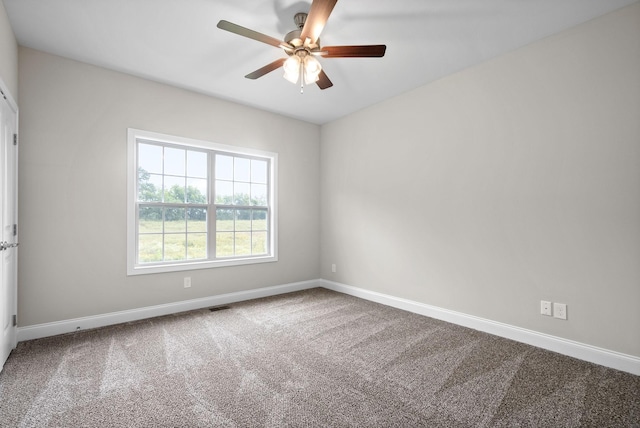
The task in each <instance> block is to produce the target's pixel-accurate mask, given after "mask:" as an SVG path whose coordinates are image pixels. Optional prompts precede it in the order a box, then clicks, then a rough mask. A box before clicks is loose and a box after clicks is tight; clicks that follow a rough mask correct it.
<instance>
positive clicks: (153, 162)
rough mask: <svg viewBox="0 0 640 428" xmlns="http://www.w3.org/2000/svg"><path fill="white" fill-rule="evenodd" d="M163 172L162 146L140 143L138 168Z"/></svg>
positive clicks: (156, 172)
mask: <svg viewBox="0 0 640 428" xmlns="http://www.w3.org/2000/svg"><path fill="white" fill-rule="evenodd" d="M140 169H143V170H144V171H145V172H150V173H155V174H162V146H154V145H151V144H142V143H141V144H138V170H140Z"/></svg>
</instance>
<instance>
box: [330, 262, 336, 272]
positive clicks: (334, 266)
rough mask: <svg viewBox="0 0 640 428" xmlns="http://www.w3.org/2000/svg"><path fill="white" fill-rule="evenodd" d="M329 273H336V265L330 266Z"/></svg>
mask: <svg viewBox="0 0 640 428" xmlns="http://www.w3.org/2000/svg"><path fill="white" fill-rule="evenodd" d="M331 272H333V273H336V264H335V263H334V264H332V265H331Z"/></svg>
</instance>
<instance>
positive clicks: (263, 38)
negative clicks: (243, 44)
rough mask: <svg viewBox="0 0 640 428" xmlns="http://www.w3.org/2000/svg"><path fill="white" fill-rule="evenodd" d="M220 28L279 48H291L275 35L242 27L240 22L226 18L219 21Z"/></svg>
mask: <svg viewBox="0 0 640 428" xmlns="http://www.w3.org/2000/svg"><path fill="white" fill-rule="evenodd" d="M218 28H220V29H221V30H226V31H229V32H231V33H235V34H238V35H240V36H244V37H248V38H250V39H253V40H257V41H259V42H262V43H266V44H268V45H271V46H275V47H277V48H285V49H286V48H289V49H290V48H291V46H289V45H288V44H287V43H285V42H283V41H282V40H278V39H276V38H275V37H271V36H267V35H266V34H262V33H258V32H257V31H253V30H250V29H248V28H245V27H241V26H240V25H238V24H234V23H232V22H229V21H225V20H224V19H223V20H222V21H220V22H218Z"/></svg>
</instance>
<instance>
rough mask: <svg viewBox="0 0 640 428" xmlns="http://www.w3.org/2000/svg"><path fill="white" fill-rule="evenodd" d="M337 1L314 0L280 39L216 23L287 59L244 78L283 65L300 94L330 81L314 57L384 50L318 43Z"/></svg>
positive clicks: (382, 51)
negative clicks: (281, 52) (265, 45)
mask: <svg viewBox="0 0 640 428" xmlns="http://www.w3.org/2000/svg"><path fill="white" fill-rule="evenodd" d="M337 1H338V0H314V1H313V3H311V9H310V10H309V13H308V14H307V13H303V12H300V13H297V14H296V15H295V16H294V17H293V20H294V22H295V24H296V26H297V27H298V29H297V30H293V31H291V32H289V33H288V34H287V35H286V36H285V38H284V41H281V40H278V39H276V38H273V37H271V36H267V35H265V34H262V33H259V32H257V31H254V30H250V29H248V28H245V27H241V26H239V25H237V24H233V23H231V22H229V21H225V20H222V21H220V22H218V28H220V29H222V30H226V31H229V32H232V33H235V34H238V35H240V36H243V37H248V38H250V39H253V40H257V41H259V42H262V43H266V44H268V45H271V46H275V47H277V48H281V49H282V50H284V52H285V53H286V54H287V55H288V58H280V59H277V60H275V61H274V62H272V63H270V64H267V65H265V66H264V67H261V68H259V69H258V70H256V71H254V72H252V73H249V74H247V75H246V76H245V77H246V78H248V79H258V78H260V77H262V76H264V75H265V74H267V73H270V72H272V71H273V70H276V69H278V68H280V67H283V68H284V78H285V79H287V80H288V81H289V82H291V83H294V84H296V83H298V82H300V93H303V92H304V85H305V84H306V85H310V84H312V83H316V84H317V85H318V87H319V88H320V89H327V88H330V87H331V86H333V83H332V82H331V80H329V77H327V75H326V73H325V72H324V71H323V70H322V65H321V64H320V61H318V60H317V59H316V58H315V57H316V56H322V57H323V58H356V57H361V58H366V57H369V58H371V57H375V58H380V57H383V56H384V54H385V51H386V46H385V45H363V46H326V47H324V48H322V47H321V46H320V33H321V32H322V30H323V29H324V26H325V24H326V23H327V19H329V15H330V14H331V11H332V10H333V7H334V6H335V4H336V3H337Z"/></svg>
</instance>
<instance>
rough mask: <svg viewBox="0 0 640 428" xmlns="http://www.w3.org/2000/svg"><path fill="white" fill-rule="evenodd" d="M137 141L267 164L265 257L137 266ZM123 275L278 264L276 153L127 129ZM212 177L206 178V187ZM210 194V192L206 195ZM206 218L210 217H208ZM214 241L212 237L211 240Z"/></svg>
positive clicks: (212, 227)
mask: <svg viewBox="0 0 640 428" xmlns="http://www.w3.org/2000/svg"><path fill="white" fill-rule="evenodd" d="M138 140H146V141H147V142H149V141H150V142H158V143H161V144H171V145H176V146H183V147H184V148H185V149H189V148H195V149H205V150H215V151H217V152H225V154H229V155H230V156H233V155H240V156H253V157H260V158H264V159H266V160H268V161H269V166H270V167H269V186H270V187H269V191H268V199H269V202H268V204H269V205H268V206H269V237H268V247H269V248H268V253H267V255H256V256H239V257H233V258H221V259H207V260H193V261H192V260H180V261H170V262H169V261H165V262H158V263H144V264H138V263H137V246H138V244H137V241H138V239H137V238H138V237H137V235H138V233H137V223H138V222H137V202H138V172H137V165H138V159H137V152H138V151H137V144H138ZM127 144H128V147H127V149H128V150H127V161H128V162H127V275H140V274H150V273H163V272H177V271H186V270H194V269H209V268H216V267H226V266H239V265H248V264H255V263H270V262H276V261H278V230H277V225H278V219H277V211H278V210H277V206H278V202H277V201H278V199H277V190H278V182H277V177H278V174H277V171H278V154H277V153H273V152H267V151H263V150H257V149H251V148H245V147H236V146H231V145H226V144H219V143H214V142H211V141H204V140H196V139H191V138H185V137H178V136H173V135H166V134H160V133H157V132H151V131H144V130H140V129H133V128H128V130H127ZM214 180H215V178H214V177H209V185H210V187H211V186H212V185H213V183H214ZM211 194H212V192H211V191H210V195H211ZM212 209H213V210H215V204H214V201H213V200H212V198H210V200H209V210H212ZM208 218H211V217H209V216H208ZM207 233H208V234H213V236H214V237H215V224H212V225H210V226H209V228H208V230H207ZM214 239H215V238H214Z"/></svg>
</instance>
